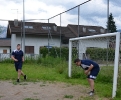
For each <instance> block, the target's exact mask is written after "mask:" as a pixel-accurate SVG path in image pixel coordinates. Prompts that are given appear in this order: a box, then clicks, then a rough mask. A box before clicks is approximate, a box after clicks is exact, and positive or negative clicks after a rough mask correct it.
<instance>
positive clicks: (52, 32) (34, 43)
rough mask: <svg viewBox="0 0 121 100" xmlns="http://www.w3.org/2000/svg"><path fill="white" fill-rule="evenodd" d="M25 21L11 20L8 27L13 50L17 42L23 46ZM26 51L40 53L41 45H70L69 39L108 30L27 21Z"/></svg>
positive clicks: (8, 36)
mask: <svg viewBox="0 0 121 100" xmlns="http://www.w3.org/2000/svg"><path fill="white" fill-rule="evenodd" d="M22 26H23V23H22V22H21V21H9V22H8V27H7V38H10V39H11V40H10V42H11V51H13V50H14V49H15V48H16V45H17V44H22V49H23V50H24V47H23V44H24V42H23V39H24V38H23V27H22ZM24 28H25V53H26V54H39V49H40V47H43V46H46V47H48V46H49V47H60V45H61V46H66V47H68V43H69V41H68V40H69V39H70V38H75V37H78V36H89V35H96V34H104V33H106V30H105V29H104V28H103V27H100V26H85V25H79V34H78V25H72V24H68V25H67V26H62V27H60V26H57V25H56V24H55V23H40V22H25V27H24Z"/></svg>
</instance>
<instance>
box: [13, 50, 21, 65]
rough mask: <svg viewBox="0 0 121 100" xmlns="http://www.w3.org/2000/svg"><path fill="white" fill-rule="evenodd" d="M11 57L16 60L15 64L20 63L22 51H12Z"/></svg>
mask: <svg viewBox="0 0 121 100" xmlns="http://www.w3.org/2000/svg"><path fill="white" fill-rule="evenodd" d="M12 56H14V58H15V59H17V60H18V61H17V62H15V63H18V62H22V57H23V51H22V50H14V51H13V52H12Z"/></svg>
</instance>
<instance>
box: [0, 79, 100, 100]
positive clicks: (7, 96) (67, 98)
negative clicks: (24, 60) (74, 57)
mask: <svg viewBox="0 0 121 100" xmlns="http://www.w3.org/2000/svg"><path fill="white" fill-rule="evenodd" d="M88 91H89V88H87V87H84V86H81V85H71V84H67V83H58V82H20V83H19V84H16V83H15V82H11V81H0V100H83V99H80V98H83V97H86V96H88V94H87V92H88ZM27 98H28V99H27ZM96 98H97V97H96ZM97 100H98V99H97Z"/></svg>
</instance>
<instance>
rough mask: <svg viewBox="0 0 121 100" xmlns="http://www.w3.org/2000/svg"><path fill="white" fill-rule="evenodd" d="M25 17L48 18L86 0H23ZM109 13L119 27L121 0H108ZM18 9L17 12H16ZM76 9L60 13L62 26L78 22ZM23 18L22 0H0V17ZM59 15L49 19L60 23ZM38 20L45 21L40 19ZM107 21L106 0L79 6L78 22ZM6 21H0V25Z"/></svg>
mask: <svg viewBox="0 0 121 100" xmlns="http://www.w3.org/2000/svg"><path fill="white" fill-rule="evenodd" d="M24 1H25V19H48V18H50V17H52V16H54V15H56V14H58V13H61V12H63V11H65V10H68V9H70V8H72V7H74V6H76V5H79V4H81V3H83V2H85V1H87V0H24ZM109 1H110V6H109V9H110V13H112V14H113V16H114V20H115V22H116V26H117V29H121V6H120V5H121V0H109ZM17 10H18V12H17ZM77 15H78V9H77V8H75V9H74V10H71V11H69V12H67V13H65V14H62V16H61V18H62V23H61V25H62V26H66V25H67V24H78V16H77ZM17 18H18V19H19V20H22V19H23V0H0V19H8V20H14V19H17ZM59 18H60V16H58V17H56V18H53V19H51V20H50V22H52V23H56V24H57V25H60V20H59ZM38 21H39V22H47V21H40V20H38ZM106 22H107V0H91V1H90V2H88V3H86V4H84V5H82V6H80V24H81V25H92V26H103V27H104V28H105V27H106ZM6 23H7V22H3V21H0V25H6Z"/></svg>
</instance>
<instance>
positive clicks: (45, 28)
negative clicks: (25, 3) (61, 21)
mask: <svg viewBox="0 0 121 100" xmlns="http://www.w3.org/2000/svg"><path fill="white" fill-rule="evenodd" d="M42 29H43V30H48V29H49V30H51V27H48V26H42Z"/></svg>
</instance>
